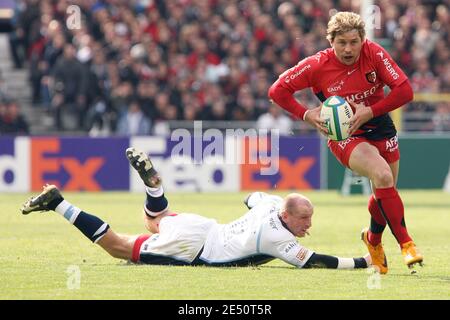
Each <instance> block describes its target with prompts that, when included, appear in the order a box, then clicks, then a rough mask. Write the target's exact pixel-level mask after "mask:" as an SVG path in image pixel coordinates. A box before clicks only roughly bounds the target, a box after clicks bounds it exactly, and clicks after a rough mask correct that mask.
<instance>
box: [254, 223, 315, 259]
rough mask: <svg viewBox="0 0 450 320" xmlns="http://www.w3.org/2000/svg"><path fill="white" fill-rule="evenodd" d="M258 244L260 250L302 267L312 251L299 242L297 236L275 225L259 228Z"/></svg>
mask: <svg viewBox="0 0 450 320" xmlns="http://www.w3.org/2000/svg"><path fill="white" fill-rule="evenodd" d="M264 229H265V230H264ZM259 244H260V248H259V251H260V252H262V253H265V254H269V255H271V256H273V257H275V258H278V259H281V260H283V261H284V262H286V263H289V264H291V265H294V266H296V267H299V268H302V267H303V266H304V265H305V263H306V262H307V261H308V260H309V258H310V257H311V256H312V255H313V253H314V251H312V250H309V249H308V248H305V247H303V246H302V245H301V244H299V243H298V241H297V238H296V237H294V236H293V235H292V234H291V233H289V232H288V231H287V230H285V229H281V228H280V227H279V226H276V225H272V226H270V225H269V227H268V228H263V230H261V234H260V242H259Z"/></svg>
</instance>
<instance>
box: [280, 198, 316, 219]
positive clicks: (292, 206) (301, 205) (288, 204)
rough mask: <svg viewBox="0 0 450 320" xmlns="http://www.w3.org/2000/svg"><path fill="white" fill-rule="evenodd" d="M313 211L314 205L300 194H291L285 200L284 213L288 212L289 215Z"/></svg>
mask: <svg viewBox="0 0 450 320" xmlns="http://www.w3.org/2000/svg"><path fill="white" fill-rule="evenodd" d="M312 210H313V205H312V203H311V201H310V200H309V199H308V198H307V197H305V196H303V195H301V194H299V193H290V194H288V195H287V196H286V198H284V202H283V211H286V212H288V213H289V214H296V213H298V212H312Z"/></svg>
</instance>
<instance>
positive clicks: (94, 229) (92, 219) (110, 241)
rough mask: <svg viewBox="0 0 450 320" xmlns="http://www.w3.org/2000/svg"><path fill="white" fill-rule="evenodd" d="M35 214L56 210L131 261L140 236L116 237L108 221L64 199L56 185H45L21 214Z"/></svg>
mask: <svg viewBox="0 0 450 320" xmlns="http://www.w3.org/2000/svg"><path fill="white" fill-rule="evenodd" d="M36 211H55V212H57V213H59V214H60V215H61V216H63V217H64V218H65V219H66V220H68V221H69V223H71V224H73V225H74V226H75V227H76V228H77V229H78V230H80V231H81V232H82V233H83V234H84V235H85V236H86V237H87V238H88V239H89V240H91V241H92V242H93V243H97V244H98V245H100V246H101V247H102V248H103V249H104V250H105V251H106V252H108V253H109V254H110V255H111V256H113V257H114V258H119V259H128V260H129V259H131V258H132V253H133V245H134V242H135V240H136V239H137V236H125V235H119V234H116V233H115V232H114V231H112V230H111V228H110V227H109V225H108V224H107V223H106V222H104V221H103V220H101V219H100V218H98V217H96V216H94V215H91V214H89V213H87V212H84V211H82V210H81V209H80V208H78V207H76V206H74V205H72V204H71V203H69V202H68V201H67V200H65V199H64V198H63V197H62V195H61V193H60V191H59V190H58V188H57V187H56V186H54V185H45V186H44V188H43V191H42V192H41V193H40V194H39V195H37V196H34V197H31V198H30V199H29V200H28V201H27V202H25V203H24V204H23V205H22V208H21V212H22V214H30V213H31V212H36Z"/></svg>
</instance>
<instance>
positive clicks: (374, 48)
mask: <svg viewBox="0 0 450 320" xmlns="http://www.w3.org/2000/svg"><path fill="white" fill-rule="evenodd" d="M362 51H363V53H364V55H365V56H367V57H369V58H371V59H377V60H383V59H384V58H386V55H387V52H386V49H384V48H383V47H382V46H381V45H380V44H378V43H376V42H374V41H371V40H369V39H366V40H364V43H363V46H362Z"/></svg>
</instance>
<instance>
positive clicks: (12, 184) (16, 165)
mask: <svg viewBox="0 0 450 320" xmlns="http://www.w3.org/2000/svg"><path fill="white" fill-rule="evenodd" d="M29 142H30V141H29V139H28V138H26V137H18V138H2V139H1V140H0V192H5V191H13V192H24V191H28V190H29V177H30V157H29V149H30V147H29V146H30V143H29Z"/></svg>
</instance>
